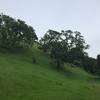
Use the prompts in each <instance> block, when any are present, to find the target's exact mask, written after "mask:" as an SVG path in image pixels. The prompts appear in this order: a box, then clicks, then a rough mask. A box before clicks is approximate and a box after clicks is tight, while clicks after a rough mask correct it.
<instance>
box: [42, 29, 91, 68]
mask: <svg viewBox="0 0 100 100" xmlns="http://www.w3.org/2000/svg"><path fill="white" fill-rule="evenodd" d="M40 44H41V48H42V49H43V50H44V51H45V52H46V53H47V54H49V55H50V56H51V58H52V59H54V60H55V61H56V63H57V64H56V65H57V66H58V68H59V66H61V64H63V63H64V62H71V63H75V61H77V64H79V63H80V64H82V63H81V61H82V60H83V58H84V56H85V55H86V53H85V52H84V50H85V49H88V47H89V45H87V44H86V43H85V40H84V37H83V36H82V35H81V33H80V32H77V31H75V32H73V31H71V30H67V31H61V32H57V31H54V30H49V31H47V33H46V34H45V35H44V37H43V38H42V39H41V40H40ZM78 60H79V61H78ZM61 62H62V63H61Z"/></svg>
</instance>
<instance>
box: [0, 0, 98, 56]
mask: <svg viewBox="0 0 100 100" xmlns="http://www.w3.org/2000/svg"><path fill="white" fill-rule="evenodd" d="M0 12H3V13H4V14H7V15H9V16H11V17H13V18H16V19H18V18H19V19H21V20H24V21H25V22H26V23H27V24H29V25H31V26H33V28H34V29H35V30H36V34H37V35H38V37H42V36H43V35H44V34H45V33H46V31H47V30H48V29H53V30H57V31H60V30H69V29H71V30H73V31H76V30H77V31H80V32H81V33H82V35H83V36H84V38H85V40H86V41H87V43H88V44H90V49H89V50H88V51H87V52H88V53H89V56H92V57H96V55H97V54H100V29H99V27H100V0H0Z"/></svg>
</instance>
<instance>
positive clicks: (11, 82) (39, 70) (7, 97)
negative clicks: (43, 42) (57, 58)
mask: <svg viewBox="0 0 100 100" xmlns="http://www.w3.org/2000/svg"><path fill="white" fill-rule="evenodd" d="M33 55H34V57H35V58H36V63H35V64H33V63H32V57H33ZM65 68H66V69H65V71H58V70H56V69H54V67H52V65H50V59H49V57H48V56H47V55H45V54H44V53H43V52H42V51H40V50H38V49H37V48H36V47H34V48H33V49H32V50H24V51H23V50H22V52H17V53H7V52H6V53H5V52H4V53H0V100H100V93H99V92H100V81H99V79H97V78H95V77H94V76H92V75H90V74H88V73H86V72H85V71H84V70H83V69H80V68H78V67H75V68H74V67H71V66H70V64H65Z"/></svg>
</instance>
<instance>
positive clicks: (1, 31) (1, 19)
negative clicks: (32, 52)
mask: <svg viewBox="0 0 100 100" xmlns="http://www.w3.org/2000/svg"><path fill="white" fill-rule="evenodd" d="M35 40H37V36H36V34H35V31H34V29H33V28H32V27H31V26H28V25H27V24H26V23H25V22H24V21H21V20H19V19H18V20H15V19H13V18H11V17H9V16H7V15H3V14H1V15H0V47H2V48H8V49H11V48H15V47H17V46H32V45H33V43H34V42H35Z"/></svg>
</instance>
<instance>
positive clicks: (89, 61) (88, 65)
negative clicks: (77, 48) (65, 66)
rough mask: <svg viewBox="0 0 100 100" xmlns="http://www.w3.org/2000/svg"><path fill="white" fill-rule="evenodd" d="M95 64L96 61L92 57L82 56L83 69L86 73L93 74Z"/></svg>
mask: <svg viewBox="0 0 100 100" xmlns="http://www.w3.org/2000/svg"><path fill="white" fill-rule="evenodd" d="M95 63H96V59H94V58H92V57H88V56H84V59H83V68H84V69H85V70H86V71H88V72H91V73H95V69H94V66H95Z"/></svg>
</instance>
